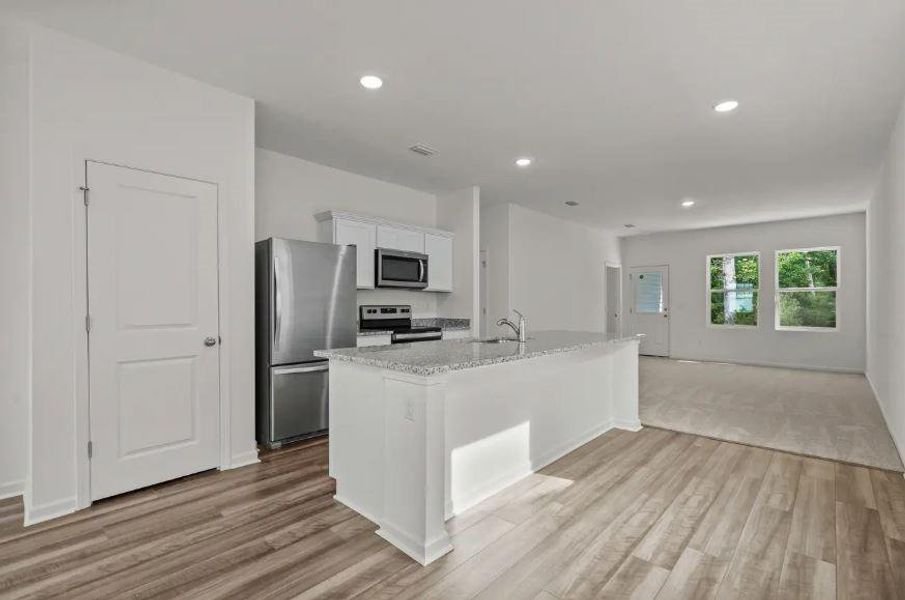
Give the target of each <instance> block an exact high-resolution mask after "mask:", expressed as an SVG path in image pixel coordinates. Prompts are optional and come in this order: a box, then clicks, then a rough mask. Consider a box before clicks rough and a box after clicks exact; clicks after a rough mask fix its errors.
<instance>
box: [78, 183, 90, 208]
mask: <svg viewBox="0 0 905 600" xmlns="http://www.w3.org/2000/svg"><path fill="white" fill-rule="evenodd" d="M79 189H80V190H82V201H83V202H84V203H85V206H88V192H90V191H91V188H90V187H88V186H87V185H83V186H80V187H79Z"/></svg>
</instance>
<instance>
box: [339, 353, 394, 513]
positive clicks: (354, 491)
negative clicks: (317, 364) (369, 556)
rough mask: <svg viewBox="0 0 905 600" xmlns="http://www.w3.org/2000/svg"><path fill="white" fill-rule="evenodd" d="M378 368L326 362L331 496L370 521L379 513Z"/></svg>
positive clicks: (380, 391)
mask: <svg viewBox="0 0 905 600" xmlns="http://www.w3.org/2000/svg"><path fill="white" fill-rule="evenodd" d="M383 378H384V372H383V371H382V370H380V369H375V368H373V367H367V366H361V365H355V364H352V363H349V362H345V361H341V360H331V361H330V408H329V415H330V440H329V461H330V466H329V469H330V476H331V477H333V478H334V479H336V496H335V498H336V500H338V501H339V502H342V503H343V504H345V505H346V506H348V507H349V508H352V509H353V510H355V511H356V512H358V513H360V514H362V515H364V516H365V517H367V518H368V519H370V520H371V521H374V522H375V523H379V522H380V517H381V515H382V514H383V485H384V473H383V467H384V441H385V435H384V398H383V392H384V390H383Z"/></svg>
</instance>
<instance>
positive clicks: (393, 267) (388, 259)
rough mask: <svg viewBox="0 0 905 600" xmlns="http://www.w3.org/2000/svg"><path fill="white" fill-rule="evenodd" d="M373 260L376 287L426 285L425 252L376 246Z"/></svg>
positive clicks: (426, 265) (423, 286) (424, 286)
mask: <svg viewBox="0 0 905 600" xmlns="http://www.w3.org/2000/svg"><path fill="white" fill-rule="evenodd" d="M374 260H375V265H374V271H375V274H376V279H377V280H376V285H377V287H384V288H387V287H389V288H415V289H424V288H426V287H427V269H428V264H427V254H421V253H420V252H408V251H405V250H391V249H389V248H378V249H377V250H375V251H374Z"/></svg>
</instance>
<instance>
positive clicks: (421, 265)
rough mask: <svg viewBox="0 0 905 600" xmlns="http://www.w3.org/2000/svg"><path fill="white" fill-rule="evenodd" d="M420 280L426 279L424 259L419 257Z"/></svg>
mask: <svg viewBox="0 0 905 600" xmlns="http://www.w3.org/2000/svg"><path fill="white" fill-rule="evenodd" d="M418 281H419V282H420V281H424V260H423V259H421V258H419V259H418Z"/></svg>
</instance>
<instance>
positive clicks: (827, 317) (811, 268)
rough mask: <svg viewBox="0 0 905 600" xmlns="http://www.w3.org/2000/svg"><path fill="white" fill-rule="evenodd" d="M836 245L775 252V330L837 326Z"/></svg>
mask: <svg viewBox="0 0 905 600" xmlns="http://www.w3.org/2000/svg"><path fill="white" fill-rule="evenodd" d="M838 267H839V248H803V249H795V250H778V251H777V252H776V329H790V330H818V331H819V330H824V331H832V330H835V329H836V328H837V320H836V294H837V292H838V286H839V276H838Z"/></svg>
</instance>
